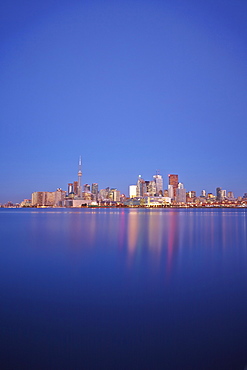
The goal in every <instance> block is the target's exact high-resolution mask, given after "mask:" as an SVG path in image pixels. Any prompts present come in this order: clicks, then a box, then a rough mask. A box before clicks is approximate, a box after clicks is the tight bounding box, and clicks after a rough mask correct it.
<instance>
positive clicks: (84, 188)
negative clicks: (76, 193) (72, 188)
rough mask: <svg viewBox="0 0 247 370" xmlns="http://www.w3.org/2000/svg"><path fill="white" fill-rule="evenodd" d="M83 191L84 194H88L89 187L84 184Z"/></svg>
mask: <svg viewBox="0 0 247 370" xmlns="http://www.w3.org/2000/svg"><path fill="white" fill-rule="evenodd" d="M83 191H85V192H86V193H90V185H89V184H84V186H83Z"/></svg>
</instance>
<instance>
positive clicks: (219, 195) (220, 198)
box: [216, 188, 222, 201]
mask: <svg viewBox="0 0 247 370" xmlns="http://www.w3.org/2000/svg"><path fill="white" fill-rule="evenodd" d="M216 200H218V201H221V200H222V189H221V188H216Z"/></svg>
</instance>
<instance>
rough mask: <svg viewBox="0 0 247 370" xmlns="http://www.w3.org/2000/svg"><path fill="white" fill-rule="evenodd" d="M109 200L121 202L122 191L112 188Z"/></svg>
mask: <svg viewBox="0 0 247 370" xmlns="http://www.w3.org/2000/svg"><path fill="white" fill-rule="evenodd" d="M109 199H110V200H112V201H113V202H120V191H119V190H117V189H114V188H112V189H111V190H110V192H109Z"/></svg>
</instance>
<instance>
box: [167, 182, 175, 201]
mask: <svg viewBox="0 0 247 370" xmlns="http://www.w3.org/2000/svg"><path fill="white" fill-rule="evenodd" d="M168 196H169V198H171V199H174V190H173V185H168Z"/></svg>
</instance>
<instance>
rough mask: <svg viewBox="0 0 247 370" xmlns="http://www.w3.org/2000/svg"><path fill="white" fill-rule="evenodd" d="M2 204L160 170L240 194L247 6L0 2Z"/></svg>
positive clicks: (129, 180) (245, 186)
mask: <svg viewBox="0 0 247 370" xmlns="http://www.w3.org/2000/svg"><path fill="white" fill-rule="evenodd" d="M1 17H2V25H3V27H2V36H1V39H0V62H1V71H0V78H1V87H0V97H1V131H0V134H1V139H2V140H1V149H0V151H1V152H0V154H1V158H2V160H1V167H0V173H1V197H0V203H2V204H3V203H6V202H7V201H12V202H19V201H21V200H22V199H24V198H28V197H30V194H31V193H32V192H33V191H36V190H37V191H38V190H42V189H43V190H44V191H45V190H47V191H54V190H55V189H56V188H58V187H61V188H62V189H64V190H66V189H67V184H68V182H70V181H71V182H73V181H74V180H75V177H76V172H77V167H76V164H75V163H76V161H77V158H78V156H79V155H80V153H81V154H82V162H83V171H82V172H83V174H82V185H83V184H84V183H88V184H92V183H98V184H99V187H100V188H106V187H107V186H110V187H114V188H117V189H119V190H120V191H121V193H124V194H126V195H127V194H128V186H129V185H131V184H133V183H135V181H136V179H137V177H138V175H139V174H141V175H142V177H143V178H144V179H145V180H146V179H147V180H148V179H149V180H151V179H152V176H153V175H155V173H156V170H157V169H159V171H160V174H162V175H163V178H164V185H165V184H167V180H166V179H167V177H166V175H167V174H169V173H170V174H173V173H174V174H179V177H180V178H181V179H182V182H183V183H184V184H185V187H186V189H187V190H194V191H196V192H197V194H199V193H200V192H201V190H203V189H205V190H206V191H207V192H212V193H214V194H215V189H216V188H217V187H221V188H222V189H227V191H233V193H234V194H235V196H243V194H244V193H245V192H246V191H247V172H246V164H245V162H246V156H247V147H246V143H245V141H246V140H245V137H246V134H247V125H246V122H247V110H246V97H247V50H246V41H247V28H246V24H247V3H246V2H244V1H241V0H239V1H236V2H234V3H231V2H227V3H226V2H223V1H221V0H216V1H211V0H208V1H205V2H194V1H192V0H188V1H187V2H186V3H185V2H184V1H182V0H175V1H171V0H168V1H166V2H165V3H164V2H160V1H153V2H152V3H151V2H149V1H143V2H142V3H139V2H129V1H126V2H119V3H115V2H112V1H106V2H104V3H102V2H100V1H91V2H89V1H85V2H83V3H81V2H79V1H75V0H74V1H71V2H67V1H65V0H63V1H62V2H61V3H60V4H59V5H58V4H57V2H55V1H53V0H51V1H49V2H48V1H47V0H45V1H44V2H42V4H39V3H30V4H28V3H25V4H20V3H19V2H17V1H15V0H12V1H10V2H8V3H6V4H3V5H2V11H1Z"/></svg>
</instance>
